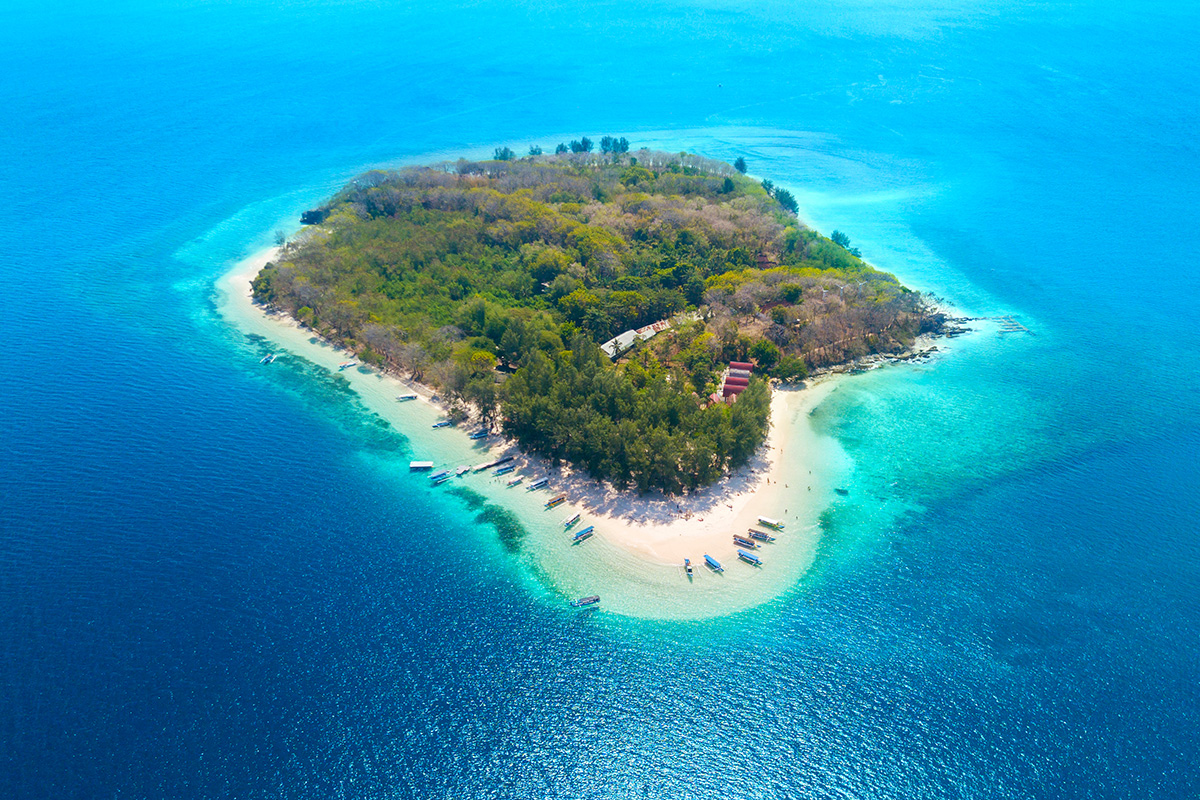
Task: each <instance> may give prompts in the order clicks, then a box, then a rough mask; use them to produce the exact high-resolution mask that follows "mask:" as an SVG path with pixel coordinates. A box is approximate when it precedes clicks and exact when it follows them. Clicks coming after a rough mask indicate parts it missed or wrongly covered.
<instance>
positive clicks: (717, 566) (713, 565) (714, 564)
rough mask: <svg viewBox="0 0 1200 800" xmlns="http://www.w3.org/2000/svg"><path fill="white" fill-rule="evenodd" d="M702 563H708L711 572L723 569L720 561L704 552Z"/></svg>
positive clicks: (722, 570)
mask: <svg viewBox="0 0 1200 800" xmlns="http://www.w3.org/2000/svg"><path fill="white" fill-rule="evenodd" d="M704 563H705V564H708V568H709V569H711V570H712V571H713V572H724V571H725V568H724V567H722V566H721V562H720V561H717V560H716V559H715V558H713V557H712V556H710V555H709V554H708V553H705V554H704Z"/></svg>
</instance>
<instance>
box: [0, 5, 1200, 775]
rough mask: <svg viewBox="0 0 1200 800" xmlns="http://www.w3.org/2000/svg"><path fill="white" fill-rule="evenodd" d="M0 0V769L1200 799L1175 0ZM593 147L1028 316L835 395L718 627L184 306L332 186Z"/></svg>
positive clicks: (1190, 188)
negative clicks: (681, 152)
mask: <svg viewBox="0 0 1200 800" xmlns="http://www.w3.org/2000/svg"><path fill="white" fill-rule="evenodd" d="M4 16H5V20H4V21H5V24H4V25H3V26H0V98H3V100H4V103H5V109H6V119H7V120H8V121H9V124H7V125H5V126H2V127H0V147H2V148H3V152H4V153H6V154H7V155H6V159H5V161H4V167H3V169H0V199H3V201H4V207H5V209H6V212H7V215H8V224H7V225H5V226H4V227H3V228H2V229H0V252H2V253H3V254H4V257H3V259H0V276H2V277H3V282H2V285H3V286H4V292H3V293H0V311H2V312H3V315H4V320H5V323H6V325H5V331H6V345H7V346H6V347H4V348H0V362H2V364H3V372H4V376H5V380H4V384H3V389H0V443H2V444H3V446H2V447H0V656H2V657H0V687H3V691H2V692H0V744H2V745H3V746H2V747H0V793H3V794H4V795H5V796H11V797H63V796H80V797H88V796H118V797H159V796H180V797H227V796H228V797H232V796H236V797H329V796H338V797H409V796H421V797H456V798H458V797H531V796H572V797H597V798H603V797H614V796H647V797H658V796H671V797H676V796H684V797H686V796H696V797H731V796H732V797H769V798H775V797H780V798H782V797H797V796H806V797H807V796H811V797H894V796H905V797H907V796H914V797H1030V796H1036V797H1079V796H1089V797H1128V796H1145V797H1171V798H1174V797H1189V796H1194V795H1196V794H1197V793H1200V770H1197V768H1196V766H1195V759H1194V754H1195V753H1196V752H1197V751H1198V750H1200V742H1198V741H1197V735H1196V728H1195V724H1194V717H1195V712H1196V709H1197V708H1198V707H1200V696H1198V693H1197V689H1196V687H1195V683H1194V678H1195V675H1196V674H1200V670H1198V667H1200V663H1198V659H1197V656H1196V650H1195V647H1194V644H1195V635H1196V630H1197V627H1198V622H1200V606H1198V603H1197V598H1198V597H1200V546H1198V545H1197V540H1196V537H1195V531H1196V529H1197V522H1198V521H1200V506H1198V504H1197V499H1196V498H1197V497H1200V494H1198V492H1197V489H1200V473H1198V472H1197V467H1196V459H1195V453H1196V451H1197V445H1200V428H1197V426H1196V422H1195V420H1196V418H1197V417H1196V412H1197V410H1198V409H1197V398H1196V393H1195V389H1196V386H1197V385H1198V384H1200V381H1198V380H1197V378H1198V377H1200V376H1198V375H1197V367H1196V364H1197V363H1200V361H1198V360H1197V355H1198V352H1197V351H1198V350H1200V338H1198V337H1197V334H1196V333H1195V330H1194V325H1193V324H1192V319H1191V317H1192V316H1194V310H1195V308H1196V301H1197V298H1198V297H1200V280H1198V278H1197V272H1196V270H1195V269H1194V267H1193V266H1192V265H1191V261H1192V260H1193V259H1192V256H1191V253H1192V252H1194V251H1195V249H1196V248H1195V247H1194V244H1195V242H1194V239H1195V237H1196V233H1195V232H1196V230H1197V225H1196V223H1197V221H1198V220H1197V209H1198V203H1197V198H1196V193H1195V187H1196V186H1197V185H1200V180H1198V179H1200V174H1198V173H1200V170H1198V164H1200V159H1198V158H1197V153H1196V148H1195V143H1194V141H1193V139H1194V133H1195V131H1196V130H1197V127H1198V126H1197V121H1198V120H1197V109H1198V108H1200V102H1197V101H1198V100H1200V98H1198V97H1197V89H1196V85H1195V83H1194V81H1193V78H1194V75H1195V74H1196V69H1197V67H1198V66H1200V64H1198V63H1197V60H1196V57H1195V55H1194V47H1193V43H1194V41H1195V39H1196V35H1197V33H1198V32H1200V31H1197V28H1198V27H1200V25H1198V24H1197V15H1196V14H1195V12H1194V10H1193V9H1191V8H1190V7H1188V6H1187V5H1185V4H1172V3H1135V4H1120V5H1118V4H1108V3H1100V2H1089V3H1055V2H1039V3H1014V2H1007V3H1002V4H981V3H971V2H960V3H950V4H945V3H939V4H909V3H903V4H900V3H879V2H867V1H866V0H863V2H852V3H798V4H769V5H766V6H763V5H760V4H755V5H746V4H738V3H732V2H709V3H692V4H684V3H654V4H650V5H645V4H643V5H642V6H639V7H638V8H637V9H636V10H634V9H633V8H632V7H630V6H628V5H626V4H616V3H601V4H598V5H597V4H593V5H591V6H589V7H588V8H587V10H586V11H583V10H581V9H580V8H579V7H578V6H574V5H558V4H517V5H511V4H497V3H489V2H483V3H474V4H455V3H448V4H439V5H438V6H436V7H432V8H429V7H417V6H412V7H409V6H402V5H393V4H380V3H374V2H372V3H366V2H339V3H324V2H302V3H292V4H287V5H280V4H269V3H254V2H250V3H243V4H209V3H186V2H142V3H126V4H121V5H118V6H114V5H111V4H95V3H75V4H59V5H57V6H55V7H53V8H43V7H42V6H40V5H35V4H32V3H13V4H9V5H8V6H7V7H6V9H5V14H4ZM605 132H611V133H613V134H617V135H626V136H628V137H629V138H630V139H631V140H632V141H633V142H634V143H635V144H643V143H645V144H656V143H657V144H661V145H662V146H666V147H669V148H670V149H683V148H688V149H695V150H699V151H702V152H704V153H705V154H707V155H711V156H714V157H718V158H732V157H733V156H735V155H738V154H744V155H745V156H746V158H747V159H748V160H749V161H750V164H751V169H752V171H753V172H755V173H757V174H762V175H767V176H771V177H772V178H773V179H775V180H776V182H778V183H782V184H785V185H788V186H789V187H792V188H793V189H794V191H795V193H796V195H797V197H798V199H799V200H800V201H801V205H802V206H803V208H804V213H805V217H806V218H807V219H809V220H811V221H812V222H813V223H814V224H815V225H816V226H818V227H819V228H821V229H822V230H826V231H828V230H831V229H833V228H839V229H841V230H844V231H846V232H848V233H849V234H850V236H851V237H852V238H853V239H854V241H855V244H858V245H860V246H861V247H862V248H863V250H864V253H865V255H867V257H868V258H870V259H871V260H873V261H874V262H876V263H877V264H879V265H880V266H881V267H883V268H885V269H889V270H893V271H896V272H897V273H898V274H900V275H901V276H902V277H903V278H904V279H905V280H906V281H908V282H909V283H910V284H912V285H914V286H917V287H919V288H923V289H928V290H930V291H933V292H935V293H936V294H938V295H940V296H943V297H945V298H946V299H947V301H948V302H951V303H953V304H954V305H955V306H957V307H958V308H961V309H963V310H964V312H965V313H968V314H971V315H975V316H993V315H996V314H1001V313H1003V314H1015V315H1017V316H1018V317H1019V318H1020V319H1021V320H1022V321H1024V322H1025V323H1026V324H1028V325H1029V326H1030V328H1031V329H1033V330H1034V331H1035V332H1036V335H1032V336H1021V337H1013V336H1011V335H1006V336H1002V335H1000V334H998V333H996V331H995V330H994V328H992V327H990V326H988V325H980V326H978V330H977V332H976V333H974V334H972V335H971V336H969V337H964V338H961V339H958V340H955V341H954V342H952V343H950V344H949V345H948V351H947V352H946V353H945V354H943V355H942V356H940V357H938V358H937V359H935V360H934V361H933V362H931V363H929V364H924V365H913V366H908V367H898V368H894V369H889V370H879V371H874V372H870V373H867V374H864V375H861V376H856V377H854V378H851V379H849V380H847V381H846V382H845V383H843V384H842V385H841V386H840V387H839V389H838V390H837V392H836V393H835V394H834V395H833V396H832V397H831V399H830V400H829V401H828V402H827V403H825V404H823V405H822V406H821V407H820V408H819V409H818V410H817V412H816V414H815V415H814V417H813V420H814V423H815V424H816V425H817V426H818V427H819V428H820V429H821V430H822V431H824V432H826V433H828V434H830V435H832V436H834V437H836V438H837V440H838V441H839V442H840V443H841V446H842V447H843V448H844V449H845V451H846V453H847V454H848V455H849V456H850V458H851V459H852V461H853V476H852V482H851V485H850V487H849V488H850V489H851V492H850V494H849V495H848V496H847V497H845V498H841V499H839V500H838V501H837V502H836V503H835V504H834V505H833V506H832V507H831V508H830V509H829V510H828V512H827V513H826V514H825V516H824V518H823V520H822V535H821V538H820V540H819V544H818V548H817V552H816V556H815V561H814V564H813V568H812V569H811V570H810V571H809V572H808V573H807V574H806V575H805V577H804V578H803V579H802V580H800V581H798V582H797V584H796V585H795V586H794V587H793V588H792V589H791V590H790V591H788V592H786V593H784V594H783V595H782V596H780V597H778V598H776V599H775V600H772V601H771V602H769V603H767V604H766V605H763V606H760V607H758V608H756V609H754V610H751V611H745V612H740V613H737V614H735V615H731V616H727V617H723V618H719V619H714V620H708V621H700V622H690V623H666V622H651V621H645V620H637V619H632V618H625V617H618V616H614V615H606V614H604V613H599V614H592V615H582V616H581V615H577V614H574V613H570V612H567V611H566V610H565V609H564V608H563V607H562V604H561V602H560V598H559V596H558V595H557V594H556V593H555V592H554V591H553V589H552V588H550V587H548V586H547V585H546V584H545V582H544V581H542V580H540V579H539V576H538V575H537V572H536V569H534V562H533V561H532V560H531V559H530V558H529V557H528V554H527V553H526V552H523V551H522V549H521V548H522V541H523V539H522V536H523V535H522V532H521V530H520V529H518V528H513V527H511V526H506V525H505V524H504V523H503V520H500V519H497V518H495V517H494V516H489V517H485V518H484V519H482V520H480V519H479V518H478V515H479V514H480V509H478V508H473V507H472V506H471V504H470V503H469V502H462V501H459V500H450V499H447V498H446V497H445V496H444V495H442V494H438V493H433V492H430V491H428V490H427V489H426V488H425V487H423V486H420V485H415V486H414V484H413V481H412V480H411V479H410V478H409V476H408V475H407V474H406V473H405V472H404V470H403V469H397V465H398V464H403V463H405V462H406V461H407V460H408V458H409V456H410V453H411V443H410V442H409V440H408V439H407V438H406V437H405V436H404V435H403V433H402V432H397V431H396V430H394V429H391V428H389V427H387V426H385V425H384V424H382V423H381V421H380V420H379V419H378V418H377V417H375V416H374V415H373V414H372V413H370V411H369V409H367V408H365V407H364V406H363V405H362V404H361V403H360V401H359V400H358V399H356V396H355V395H354V394H353V393H352V392H350V391H349V390H348V388H347V386H346V385H345V383H344V382H343V381H340V380H338V379H337V378H336V377H333V376H330V375H329V374H328V373H326V372H324V371H323V370H320V369H318V368H316V367H314V366H313V365H311V364H309V363H306V362H304V361H302V360H299V359H283V360H281V361H280V362H277V366H279V367H280V369H275V370H271V371H269V372H267V371H264V370H262V369H259V368H258V365H257V363H256V360H257V359H256V357H257V355H258V354H260V353H261V348H262V347H263V346H264V343H262V342H260V341H256V340H253V339H248V338H247V337H246V336H245V335H244V334H241V333H239V332H238V331H236V330H234V329H232V328H230V327H229V326H228V325H227V324H225V322H224V321H223V319H222V318H221V317H220V315H219V314H218V313H217V294H216V291H215V289H214V282H215V280H216V279H217V277H218V276H219V275H221V274H222V273H223V272H224V271H225V270H226V269H227V267H228V265H229V264H230V263H231V262H232V261H234V260H236V259H237V258H239V257H241V256H243V255H245V254H247V253H249V252H253V251H254V250H256V249H258V248H260V247H262V246H263V245H265V244H267V243H269V241H270V240H271V237H272V234H273V231H274V230H275V229H276V228H278V227H280V226H281V224H283V223H282V222H281V221H283V220H293V219H295V216H296V213H297V212H298V211H299V210H300V209H303V208H306V207H308V206H311V205H312V204H314V203H316V202H318V201H319V200H320V198H321V197H323V196H325V195H326V194H328V193H329V192H331V191H333V190H334V189H335V188H336V187H337V186H338V185H339V184H340V183H341V182H342V181H343V180H345V179H346V178H348V177H349V176H351V175H353V174H354V173H355V172H357V171H358V170H360V169H362V168H364V167H366V166H370V165H376V164H385V163H400V162H403V161H405V160H408V159H413V158H417V157H423V156H425V155H426V154H429V153H439V154H442V153H444V154H446V155H448V156H457V155H458V154H460V153H466V154H484V153H487V152H490V150H491V148H492V147H494V146H495V145H496V144H503V143H510V144H512V145H513V146H514V147H516V146H521V145H525V144H527V143H529V142H538V143H542V144H544V145H546V144H553V143H555V142H557V141H560V140H563V139H566V138H573V137H576V136H578V135H580V134H583V133H588V134H593V135H598V134H602V133H605ZM431 531H438V532H440V531H453V532H454V534H453V535H443V534H440V533H439V534H437V535H436V537H434V536H433V534H431ZM431 539H432V541H431Z"/></svg>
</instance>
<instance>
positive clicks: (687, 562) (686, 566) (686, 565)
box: [683, 558, 692, 578]
mask: <svg viewBox="0 0 1200 800" xmlns="http://www.w3.org/2000/svg"><path fill="white" fill-rule="evenodd" d="M683 570H684V572H686V573H687V575H688V577H689V578H690V577H692V560H691V559H690V558H685V559H684V560H683Z"/></svg>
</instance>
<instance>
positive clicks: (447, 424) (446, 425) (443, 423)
mask: <svg viewBox="0 0 1200 800" xmlns="http://www.w3.org/2000/svg"><path fill="white" fill-rule="evenodd" d="M453 424H454V423H453V422H451V421H450V420H448V419H444V420H442V421H441V422H435V423H433V425H431V426H430V427H433V428H449V427H450V426H451V425H453Z"/></svg>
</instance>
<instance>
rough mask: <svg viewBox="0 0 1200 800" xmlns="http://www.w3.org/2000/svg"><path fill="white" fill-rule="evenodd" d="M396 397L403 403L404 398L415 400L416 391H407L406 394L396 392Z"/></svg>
mask: <svg viewBox="0 0 1200 800" xmlns="http://www.w3.org/2000/svg"><path fill="white" fill-rule="evenodd" d="M396 399H397V400H399V401H400V402H402V403H403V402H404V401H405V400H416V399H417V395H416V392H409V393H408V394H398V395H396Z"/></svg>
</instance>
